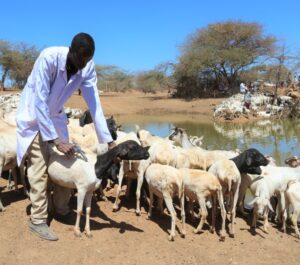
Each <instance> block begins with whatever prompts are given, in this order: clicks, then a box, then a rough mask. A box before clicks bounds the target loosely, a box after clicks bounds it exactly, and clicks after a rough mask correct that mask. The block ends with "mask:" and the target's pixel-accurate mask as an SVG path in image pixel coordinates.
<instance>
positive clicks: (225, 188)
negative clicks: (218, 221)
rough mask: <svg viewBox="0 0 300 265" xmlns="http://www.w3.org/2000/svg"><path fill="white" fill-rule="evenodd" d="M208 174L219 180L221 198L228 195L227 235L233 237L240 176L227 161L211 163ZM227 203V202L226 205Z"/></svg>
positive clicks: (235, 168)
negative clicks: (229, 215) (228, 227)
mask: <svg viewBox="0 0 300 265" xmlns="http://www.w3.org/2000/svg"><path fill="white" fill-rule="evenodd" d="M208 172H210V173H212V174H214V175H215V176H216V177H217V178H218V179H219V181H220V183H221V185H222V192H223V197H224V196H225V194H226V193H229V196H230V197H229V201H230V203H231V210H230V214H231V226H230V229H229V234H230V236H232V237H234V235H235V216H236V204H237V200H238V197H239V188H240V184H241V174H240V172H239V170H238V168H237V167H236V165H235V163H234V162H233V161H232V160H229V159H220V160H218V161H217V162H215V163H213V164H212V166H211V167H210V168H209V170H208ZM229 201H227V204H228V203H229Z"/></svg>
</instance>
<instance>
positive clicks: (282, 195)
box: [280, 192, 288, 233]
mask: <svg viewBox="0 0 300 265" xmlns="http://www.w3.org/2000/svg"><path fill="white" fill-rule="evenodd" d="M280 204H281V209H282V228H281V230H282V232H283V233H286V219H287V209H288V200H286V198H285V193H284V192H280Z"/></svg>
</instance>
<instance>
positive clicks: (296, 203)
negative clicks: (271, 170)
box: [286, 180, 300, 238]
mask: <svg viewBox="0 0 300 265" xmlns="http://www.w3.org/2000/svg"><path fill="white" fill-rule="evenodd" d="M286 197H287V206H286V208H287V209H288V207H289V205H291V206H292V208H293V214H292V218H291V220H292V223H293V226H294V228H295V231H296V235H297V237H298V238H300V233H299V229H298V224H297V221H298V215H299V214H300V181H295V180H293V181H290V182H289V183H288V188H287V190H286Z"/></svg>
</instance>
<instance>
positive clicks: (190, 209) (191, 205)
mask: <svg viewBox="0 0 300 265" xmlns="http://www.w3.org/2000/svg"><path fill="white" fill-rule="evenodd" d="M187 212H188V214H189V215H190V216H191V221H192V222H194V221H195V214H194V203H193V200H192V199H190V198H189V201H188V208H187Z"/></svg>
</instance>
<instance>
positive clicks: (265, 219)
mask: <svg viewBox="0 0 300 265" xmlns="http://www.w3.org/2000/svg"><path fill="white" fill-rule="evenodd" d="M268 216H269V208H267V209H266V210H265V212H264V226H263V231H264V232H265V233H268V228H269V221H268Z"/></svg>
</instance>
